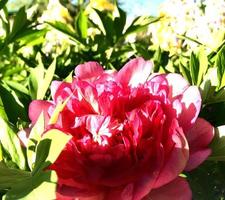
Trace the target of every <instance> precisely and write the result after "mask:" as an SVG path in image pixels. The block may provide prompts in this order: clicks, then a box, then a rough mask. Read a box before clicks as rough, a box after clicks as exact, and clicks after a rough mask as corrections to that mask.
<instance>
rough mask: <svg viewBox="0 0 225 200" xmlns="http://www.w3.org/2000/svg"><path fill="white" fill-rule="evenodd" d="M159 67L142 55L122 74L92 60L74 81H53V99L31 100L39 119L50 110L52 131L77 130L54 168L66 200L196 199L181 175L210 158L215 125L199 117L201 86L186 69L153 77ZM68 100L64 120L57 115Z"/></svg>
mask: <svg viewBox="0 0 225 200" xmlns="http://www.w3.org/2000/svg"><path fill="white" fill-rule="evenodd" d="M152 67H153V66H152V63H151V62H149V61H145V60H144V59H142V58H137V59H133V60H131V61H130V62H128V63H127V64H126V65H125V66H124V67H123V68H122V69H121V70H120V71H118V72H113V71H104V70H103V68H102V67H101V66H100V65H99V64H98V63H96V62H87V63H85V64H82V65H78V66H77V67H76V68H75V77H74V80H73V82H72V83H66V82H61V81H54V82H53V83H52V85H51V93H52V98H53V100H52V101H40V100H39V101H33V102H32V103H31V105H30V108H29V117H30V119H31V121H32V123H33V124H34V123H35V122H36V120H37V118H38V116H39V114H40V113H41V112H42V111H43V112H44V114H45V119H46V129H51V128H57V129H59V130H61V131H63V132H64V133H65V134H70V135H72V136H73V137H72V139H71V140H70V141H69V142H68V144H67V145H66V146H65V148H64V150H63V151H62V152H61V154H60V155H59V157H58V158H57V160H56V161H55V163H53V164H52V165H51V166H50V169H52V170H55V171H56V172H57V175H58V178H59V180H58V188H57V198H58V199H63V200H64V199H66V200H67V199H80V200H115V199H116V200H141V199H144V200H148V199H149V200H150V199H151V200H166V199H171V197H172V198H173V199H174V200H189V199H191V196H192V193H191V190H190V188H189V185H188V183H187V182H186V180H185V179H184V178H181V177H180V176H179V174H180V173H182V171H184V170H192V169H193V168H195V167H197V166H198V165H199V164H201V163H202V162H203V161H204V160H205V159H206V158H207V157H208V156H209V154H210V153H211V150H210V149H209V148H208V147H207V146H208V144H209V143H210V142H211V140H212V138H213V127H212V126H211V125H210V124H209V123H208V122H206V121H205V120H204V119H200V118H198V114H199V111H200V107H201V96H200V93H199V90H198V88H197V87H196V86H189V85H188V83H187V81H185V80H184V79H183V78H182V76H180V75H178V74H162V75H159V74H152V75H151V76H150V73H151V70H152ZM65 101H66V105H65V107H64V108H63V109H62V111H61V112H60V114H59V116H58V118H57V121H56V122H55V123H52V122H51V121H49V118H50V116H52V114H53V112H54V110H55V108H56V106H57V105H59V104H60V103H62V102H65Z"/></svg>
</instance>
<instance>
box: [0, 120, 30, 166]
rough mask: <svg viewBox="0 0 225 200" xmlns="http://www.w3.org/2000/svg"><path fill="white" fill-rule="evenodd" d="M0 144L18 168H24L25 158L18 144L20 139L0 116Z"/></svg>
mask: <svg viewBox="0 0 225 200" xmlns="http://www.w3.org/2000/svg"><path fill="white" fill-rule="evenodd" d="M0 127H1V128H0V144H1V146H2V148H3V149H4V151H5V152H6V153H7V154H9V156H10V157H11V159H12V161H13V162H14V163H15V164H17V166H18V167H19V168H20V169H25V168H26V160H25V157H24V155H23V151H22V148H21V145H20V141H19V139H18V137H17V135H16V134H15V133H14V131H13V130H12V129H11V127H10V126H9V125H8V123H7V122H6V121H5V120H4V119H2V118H1V117H0Z"/></svg>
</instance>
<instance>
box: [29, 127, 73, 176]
mask: <svg viewBox="0 0 225 200" xmlns="http://www.w3.org/2000/svg"><path fill="white" fill-rule="evenodd" d="M70 139H71V136H70V135H66V134H65V133H63V132H62V131H59V130H56V129H52V130H50V131H48V132H46V133H45V134H44V136H43V138H42V139H41V141H40V143H39V144H38V146H37V154H36V160H35V166H34V170H33V173H34V174H35V173H36V172H37V171H39V170H42V169H43V168H45V167H47V166H49V165H50V164H51V163H53V162H54V161H55V160H56V159H57V157H58V156H59V154H60V153H61V151H62V150H63V148H64V147H65V145H66V144H67V142H68V141H69V140H70Z"/></svg>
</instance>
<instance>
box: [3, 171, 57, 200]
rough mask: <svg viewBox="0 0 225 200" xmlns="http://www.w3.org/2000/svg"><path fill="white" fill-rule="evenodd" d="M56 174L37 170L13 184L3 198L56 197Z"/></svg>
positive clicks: (34, 198)
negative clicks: (37, 171) (35, 172)
mask: <svg viewBox="0 0 225 200" xmlns="http://www.w3.org/2000/svg"><path fill="white" fill-rule="evenodd" d="M56 186H57V175H56V173H55V172H54V171H46V172H43V171H41V172H39V173H37V174H35V175H34V176H30V178H27V179H24V180H23V181H21V182H20V183H19V184H14V185H13V186H12V189H11V190H10V191H9V192H7V193H6V195H5V196H4V197H3V200H12V199H18V200H20V199H21V200H31V199H32V200H40V199H49V200H50V199H56Z"/></svg>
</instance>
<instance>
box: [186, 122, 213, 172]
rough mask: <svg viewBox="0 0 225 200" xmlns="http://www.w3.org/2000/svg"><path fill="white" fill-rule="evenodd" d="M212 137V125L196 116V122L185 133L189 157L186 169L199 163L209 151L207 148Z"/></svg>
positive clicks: (190, 168)
mask: <svg viewBox="0 0 225 200" xmlns="http://www.w3.org/2000/svg"><path fill="white" fill-rule="evenodd" d="M213 137H214V128H213V126H212V125H211V124H210V123H209V122H207V121H206V120H204V119H202V118H198V119H197V120H196V123H195V124H194V126H193V127H192V128H191V130H190V131H188V133H187V134H186V138H187V140H188V143H189V147H190V158H189V161H188V164H187V166H186V168H185V169H186V170H187V171H189V170H192V169H194V168H196V167H197V166H198V165H200V164H201V163H202V162H203V161H204V160H205V159H206V158H207V157H208V156H209V155H210V153H211V150H210V149H209V148H208V145H209V143H210V142H211V141H212V139H213Z"/></svg>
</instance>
